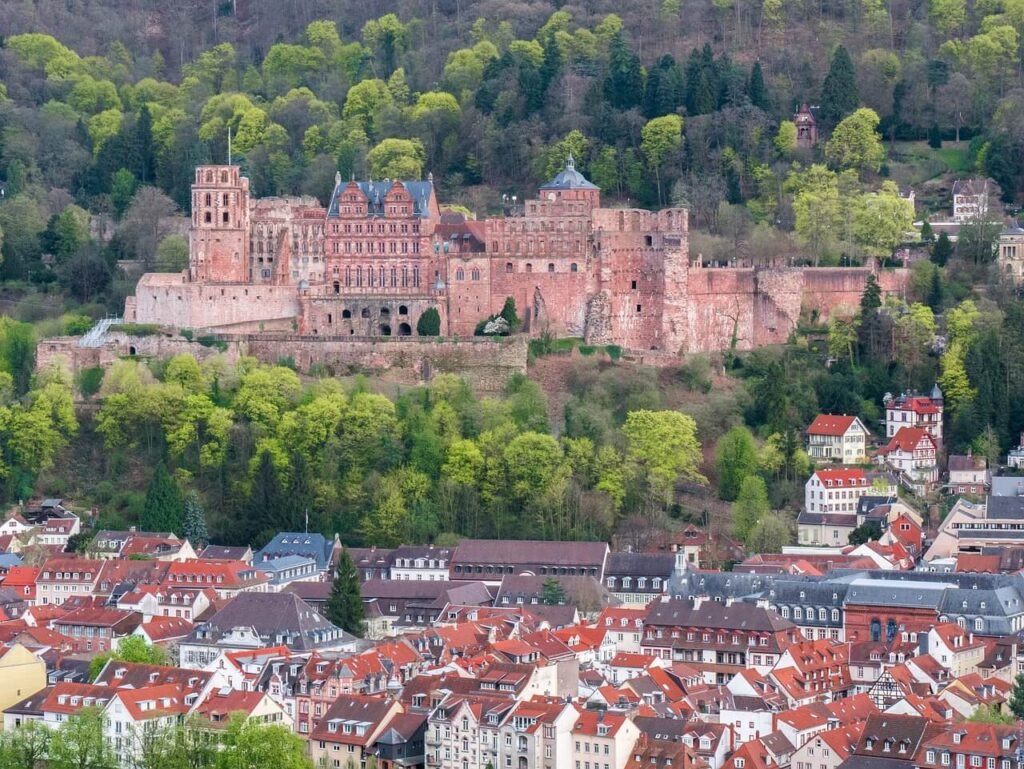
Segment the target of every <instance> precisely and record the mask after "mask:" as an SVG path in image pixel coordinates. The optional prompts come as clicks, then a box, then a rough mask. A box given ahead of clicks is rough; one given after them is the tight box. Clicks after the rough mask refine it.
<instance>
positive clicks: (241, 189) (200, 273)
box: [189, 166, 252, 283]
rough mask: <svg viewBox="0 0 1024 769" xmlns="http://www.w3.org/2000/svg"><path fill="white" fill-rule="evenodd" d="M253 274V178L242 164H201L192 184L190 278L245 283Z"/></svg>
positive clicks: (193, 279)
mask: <svg viewBox="0 0 1024 769" xmlns="http://www.w3.org/2000/svg"><path fill="white" fill-rule="evenodd" d="M251 277H252V276H251V275H250V274H249V180H248V179H246V178H245V177H244V176H242V175H241V174H240V173H239V168H238V166H199V167H198V168H196V178H195V183H194V184H193V185H192V228H191V230H190V231H189V278H190V280H192V281H210V282H215V283H244V282H248V281H249V280H250V279H251Z"/></svg>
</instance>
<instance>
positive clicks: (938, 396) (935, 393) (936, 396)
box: [931, 382, 942, 401]
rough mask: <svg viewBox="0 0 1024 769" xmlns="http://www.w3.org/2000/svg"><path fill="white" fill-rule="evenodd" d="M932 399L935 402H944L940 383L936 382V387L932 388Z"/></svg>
mask: <svg viewBox="0 0 1024 769" xmlns="http://www.w3.org/2000/svg"><path fill="white" fill-rule="evenodd" d="M931 399H932V400H933V401H935V400H942V390H940V389H939V383H938V382H936V383H935V386H934V387H932V394H931Z"/></svg>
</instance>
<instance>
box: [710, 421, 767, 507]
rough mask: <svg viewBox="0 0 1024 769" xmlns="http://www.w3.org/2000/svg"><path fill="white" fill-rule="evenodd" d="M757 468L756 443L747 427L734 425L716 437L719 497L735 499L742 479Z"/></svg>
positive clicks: (742, 481) (716, 468) (729, 499)
mask: <svg viewBox="0 0 1024 769" xmlns="http://www.w3.org/2000/svg"><path fill="white" fill-rule="evenodd" d="M757 468H758V453H757V444H756V443H754V436H753V435H751V434H750V431H749V430H747V428H745V427H741V426H736V427H734V428H732V429H731V430H730V431H729V432H727V433H726V434H725V435H723V436H722V437H721V438H719V439H718V443H717V444H716V445H715V470H716V471H717V473H718V496H719V497H721V498H722V499H725V500H728V501H732V500H735V499H736V498H737V496H738V495H739V493H740V489H741V488H742V486H743V483H744V481H745V480H746V479H747V477H748V476H750V475H753V474H754V473H755V472H756V471H757Z"/></svg>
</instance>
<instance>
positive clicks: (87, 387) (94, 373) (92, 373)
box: [75, 366, 105, 398]
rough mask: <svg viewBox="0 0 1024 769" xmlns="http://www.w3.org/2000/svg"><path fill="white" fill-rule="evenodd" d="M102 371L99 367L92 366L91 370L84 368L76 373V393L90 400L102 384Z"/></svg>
mask: <svg viewBox="0 0 1024 769" xmlns="http://www.w3.org/2000/svg"><path fill="white" fill-rule="evenodd" d="M104 373H105V372H104V370H103V369H102V368H101V367H99V366H93V367H92V368H85V369H82V370H81V371H79V372H78V374H77V375H76V377H75V379H76V380H77V381H76V385H77V386H78V392H80V393H81V394H82V395H83V396H84V397H86V398H91V397H92V396H94V395H95V394H96V393H98V392H99V391H100V385H102V384H103V374H104Z"/></svg>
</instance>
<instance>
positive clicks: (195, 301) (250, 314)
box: [134, 273, 299, 331]
mask: <svg viewBox="0 0 1024 769" xmlns="http://www.w3.org/2000/svg"><path fill="white" fill-rule="evenodd" d="M134 309H135V322H137V323H158V324H160V325H163V326H172V327H175V328H191V329H195V330H197V331H199V330H210V329H227V328H231V327H233V326H234V327H239V326H240V324H248V327H253V326H257V327H258V325H259V323H260V322H261V321H262V322H264V323H266V322H267V321H281V320H285V319H292V318H296V317H297V316H298V314H299V296H298V289H297V288H296V287H294V286H266V285H264V286H261V285H254V284H241V283H186V282H185V275H184V274H180V275H179V274H166V273H149V274H146V275H143V276H142V279H141V280H139V284H138V286H137V287H136V289H135V304H134ZM253 330H257V329H255V328H254V329H253Z"/></svg>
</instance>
